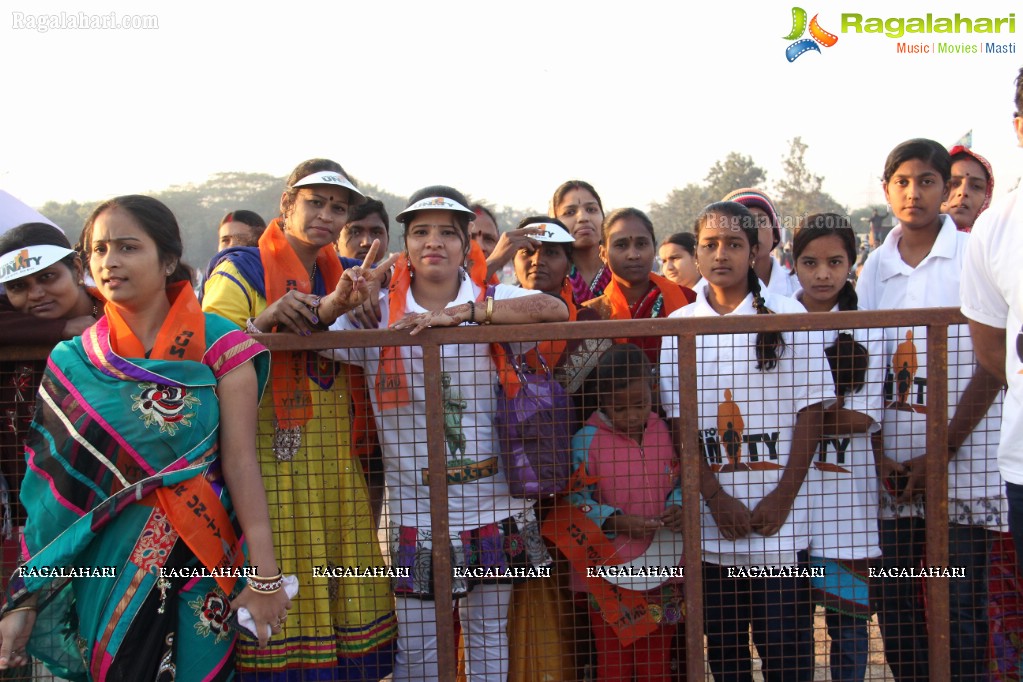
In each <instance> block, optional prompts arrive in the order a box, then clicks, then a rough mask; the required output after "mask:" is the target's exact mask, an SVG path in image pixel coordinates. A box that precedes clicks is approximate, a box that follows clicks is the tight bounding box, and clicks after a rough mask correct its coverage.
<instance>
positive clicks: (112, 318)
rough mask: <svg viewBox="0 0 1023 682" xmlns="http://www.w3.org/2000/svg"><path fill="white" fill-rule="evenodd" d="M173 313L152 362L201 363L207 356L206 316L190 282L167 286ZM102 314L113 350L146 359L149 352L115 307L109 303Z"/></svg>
mask: <svg viewBox="0 0 1023 682" xmlns="http://www.w3.org/2000/svg"><path fill="white" fill-rule="evenodd" d="M167 299H168V302H169V303H170V310H169V311H168V312H167V318H166V319H165V320H164V321H163V325H162V326H161V327H160V331H159V332H158V333H157V335H156V343H154V344H153V350H152V351H151V352H150V353H149V356H148V358H149V359H150V360H191V361H192V362H202V356H203V355H205V354H206V317H205V316H204V315H203V312H202V308H201V307H200V306H199V301H198V299H196V297H195V292H194V291H192V286H191V284H190V283H189V282H175V283H174V284H171V285H170V286H168V287H167ZM103 313H104V314H105V315H106V316H107V321H108V322H109V324H110V347H111V349H113V351H114V352H115V353H117V354H118V355H120V356H121V357H122V358H145V357H147V356H146V349H145V348H143V347H142V342H141V341H139V340H138V338H137V337H136V336H135V334H134V333H133V332H132V331H131V329H130V328H129V327H128V323H127V322H125V321H124V318H123V317H121V313H120V311H119V310H118V308H117V306H116V305H112V304H110V303H107V304H106V305H104V306H103Z"/></svg>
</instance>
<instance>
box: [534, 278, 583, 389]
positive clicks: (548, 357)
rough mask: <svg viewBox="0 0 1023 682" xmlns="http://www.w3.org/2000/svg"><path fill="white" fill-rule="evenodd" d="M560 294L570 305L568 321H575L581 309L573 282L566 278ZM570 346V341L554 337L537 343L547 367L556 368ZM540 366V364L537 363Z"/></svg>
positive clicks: (566, 303)
mask: <svg viewBox="0 0 1023 682" xmlns="http://www.w3.org/2000/svg"><path fill="white" fill-rule="evenodd" d="M558 296H559V297H560V298H561V300H562V301H564V302H565V305H567V306H568V321H569V322H575V321H576V319H577V318H578V316H579V309H578V308H577V307H576V305H575V299H574V298H573V296H572V282H570V281H569V280H568V278H567V277H566V278H565V282H564V283H563V284H562V285H561V291H560V292H559V293H558ZM567 346H568V341H565V340H563V339H552V340H550V341H539V342H537V344H536V347H537V351H538V352H539V353H540V356H541V357H542V358H543V359H544V362H546V363H547V367H549V368H550V369H554V368H555V367H556V366H557V365H558V363H559V362H561V356H562V355H563V354H564V352H565V348H566V347H567ZM537 366H538V365H537Z"/></svg>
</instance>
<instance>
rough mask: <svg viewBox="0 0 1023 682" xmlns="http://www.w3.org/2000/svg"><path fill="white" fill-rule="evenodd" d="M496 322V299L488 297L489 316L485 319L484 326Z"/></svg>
mask: <svg viewBox="0 0 1023 682" xmlns="http://www.w3.org/2000/svg"><path fill="white" fill-rule="evenodd" d="M493 321H494V297H493V296H487V316H486V317H485V318H483V324H490V323H491V322H493Z"/></svg>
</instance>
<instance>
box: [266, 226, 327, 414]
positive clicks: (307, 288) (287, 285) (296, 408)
mask: <svg viewBox="0 0 1023 682" xmlns="http://www.w3.org/2000/svg"><path fill="white" fill-rule="evenodd" d="M259 258H260V260H261V261H262V263H263V284H264V286H265V287H266V304H267V305H268V306H269V305H271V304H272V303H274V302H275V301H276V300H278V299H279V298H281V297H282V296H284V295H285V294H286V293H288V292H289V291H291V290H292V289H297V290H298V291H300V292H302V293H303V294H309V293H312V291H313V283H312V282H311V281H310V279H309V271H308V270H306V268H305V266H304V265H302V261H300V260H299V259H298V255H297V254H296V253H295V250H294V249H292V248H291V244H289V243H288V238H287V237H285V236H284V225H282V224H281V221H280V219H279V218H274V220H273V222H271V223H270V224H269V225H268V226H267V228H266V230H265V231H264V232H263V236H262V237H260V238H259ZM316 268H317V270H319V272H320V275H322V277H323V284H324V286H325V287H326V291H327V293H328V294H329V293H331V292H332V291H334V289H336V288H337V282H338V280H339V279H341V273H342V272H344V269H343V268H342V267H341V261H340V259H339V258H338V255H337V252H336V251H335V250H334V247H333V246H331V245H327V246H324V247H323V248H322V249H320V250H319V252H318V253H317V254H316ZM270 358H271V365H270V372H271V375H270V376H271V382H270V386H271V390H272V391H273V401H274V416H275V417H276V418H277V425H278V426H279V427H280V428H282V429H291V428H294V427H296V426H304V425H305V423H306V422H307V421H309V420H310V419H312V418H313V403H312V397H311V395H310V394H309V379H308V377H307V372H306V363H305V358H306V354H305V353H304V352H288V351H274V352H273V353H271V355H270Z"/></svg>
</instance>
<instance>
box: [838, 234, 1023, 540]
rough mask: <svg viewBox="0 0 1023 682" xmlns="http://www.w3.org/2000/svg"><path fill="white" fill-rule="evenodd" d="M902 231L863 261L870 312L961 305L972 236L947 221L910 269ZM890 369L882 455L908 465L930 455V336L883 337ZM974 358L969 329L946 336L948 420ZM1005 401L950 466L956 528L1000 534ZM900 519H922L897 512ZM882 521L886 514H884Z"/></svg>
mask: <svg viewBox="0 0 1023 682" xmlns="http://www.w3.org/2000/svg"><path fill="white" fill-rule="evenodd" d="M902 233H903V227H902V226H901V225H899V224H896V226H895V228H894V229H892V231H891V232H889V233H888V237H887V238H886V239H885V241H884V242H883V243H882V244H881V246H880V247H878V248H877V249H875V250H874V251H873V252H872V253H871V254H870V256H869V257H868V258H867V262H866V263H865V264H864V265H863V271H862V272H861V273H860V278H859V281H858V282H857V285H856V292H857V294H858V295H859V299H860V303H861V304H862V306H863V307H864V308H867V309H872V310H900V309H906V308H931V307H945V306H955V307H958V306H959V305H960V298H959V288H960V281H961V276H962V271H963V263H964V260H965V256H966V250H967V243H968V241H969V240H970V239H971V237H970V235H969V234H966V233H964V232H959V231H958V230H957V229H956V226H955V223H954V222H953V221H952V219H951V218H949V217H948V216H942V226H941V229H940V231H939V232H938V236H937V238H936V239H935V241H934V245H933V246H932V247H931V251H930V253H929V254H928V255H927V256H926V257H925V258H924V259H923V260H922V261H921V262H920V263H919V264H918V265H917V266H916V267H915V268H913V267H910V266H909V265H908V264H907V263H906V262H905V261H903V260H902V256H901V254H900V253H899V248H898V245H899V240H900V239H901V238H902ZM885 358H886V365H887V376H886V390H885V413H884V444H885V454H887V456H888V457H891V458H892V459H895V460H896V461H899V462H905V461H907V460H910V459H912V458H914V457H917V456H918V455H922V454H924V453H925V452H926V450H927V396H928V388H929V387H928V384H927V328H926V327H897V328H887V329H886V330H885ZM975 366H976V358H975V356H974V354H973V343H972V340H971V339H970V333H969V329H968V328H967V326H966V325H953V326H951V327H949V329H948V410H949V411H948V417H951V415H952V414H954V413H955V409H956V407H957V406H958V405H959V400H960V398H961V396H962V394H963V391H964V390H965V389H966V386H967V385H968V384H969V382H970V379H971V378H972V377H973V373H974V368H975ZM1001 416H1002V397H1001V395H999V396H998V397H997V398H996V399H995V402H994V404H993V405H992V406H991V408H990V409H989V410H988V412H987V414H986V415H985V416H984V417H983V418H982V419H981V421H980V423H979V424H978V425H977V428H976V429H974V431H973V432H972V433H971V434H970V435H969V436H968V437H967V438H966V440H965V442H964V443H963V445H962V447H960V448H959V451H958V452H957V453H956V456H955V457H953V458H952V460H951V461H950V462H949V470H948V471H949V476H948V488H949V490H948V494H949V501H950V504H949V517H950V520H951V521H955V522H958V523H972V524H976V525H983V526H986V527H990V528H1005V523H1006V520H1007V519H1006V516H1005V511H1006V509H1007V507H1006V504H1005V498H1004V495H1003V494H1002V483H1001V479H1000V477H999V474H998V468H997V460H996V458H997V450H998V440H999V437H998V434H999V424H1000V420H1001ZM894 513H895V514H897V515H898V516H910V515H916V516H919V515H920V509H919V508H916V509H913V508H910V506H908V505H900V506H899V508H898V510H896V511H895V512H894ZM881 514H882V516H891V514H887V513H886V510H885V508H884V506H882V510H881Z"/></svg>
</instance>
